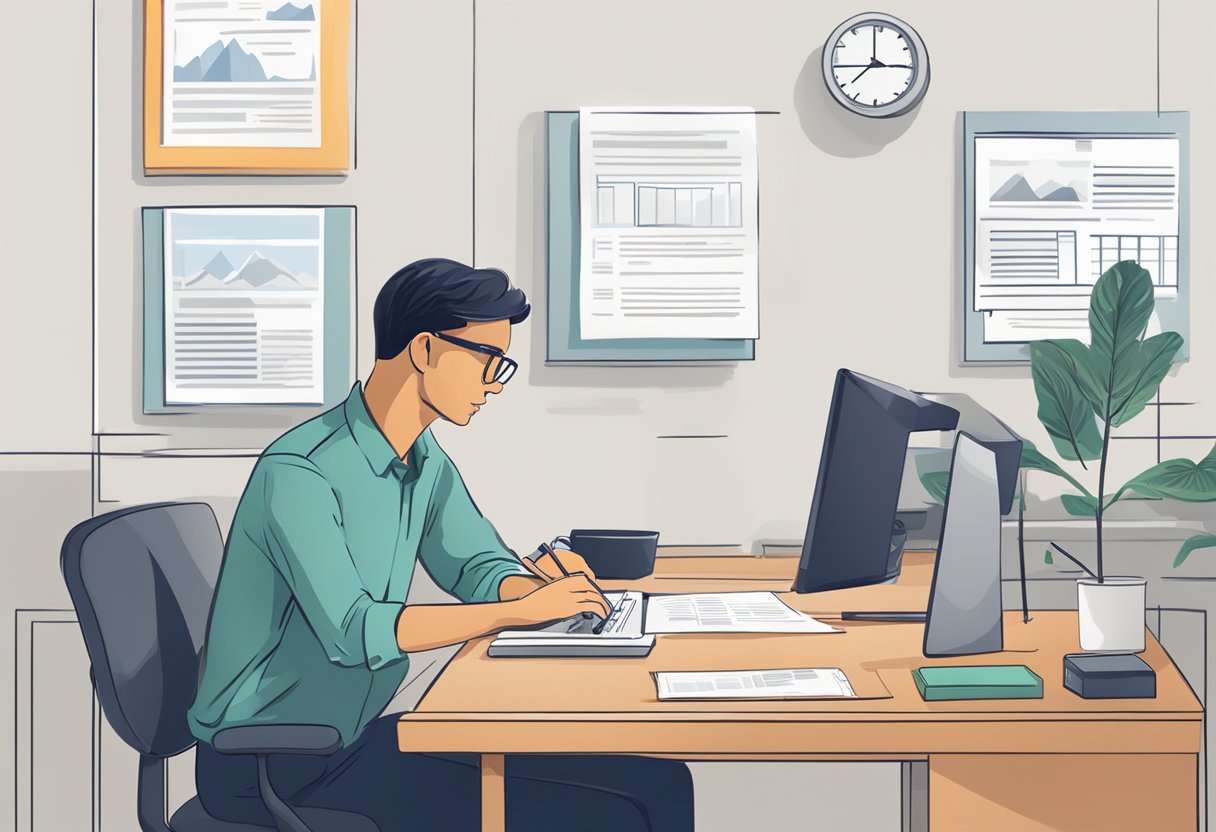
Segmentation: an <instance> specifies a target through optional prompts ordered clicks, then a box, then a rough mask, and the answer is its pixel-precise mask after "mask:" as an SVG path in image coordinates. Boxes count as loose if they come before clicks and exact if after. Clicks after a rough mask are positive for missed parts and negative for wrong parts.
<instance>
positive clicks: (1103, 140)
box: [962, 112, 1190, 364]
mask: <svg viewBox="0 0 1216 832" xmlns="http://www.w3.org/2000/svg"><path fill="white" fill-rule="evenodd" d="M1188 127H1189V118H1188V114H1187V113H1185V112H1161V113H1157V112H1107V113H1103V112H1076V113H1069V112H1010V113H975V112H968V113H964V114H963V205H964V212H963V213H964V221H963V222H964V229H963V240H964V244H963V245H964V248H963V264H964V274H963V280H964V283H963V292H962V297H963V338H962V342H963V355H962V362H963V363H964V364H971V363H990V364H991V363H997V364H1017V363H1027V362H1029V361H1030V347H1029V343H1030V342H1031V341H1035V340H1039V339H1042V338H1076V339H1079V340H1082V341H1088V339H1089V322H1088V314H1089V296H1090V293H1091V292H1092V291H1093V287H1094V284H1095V283H1096V282H1097V280H1098V278H1099V277H1100V276H1101V275H1102V274H1103V272H1105V271H1106V270H1107V269H1109V268H1110V267H1111V266H1113V265H1114V264H1115V263H1118V262H1119V261H1121V260H1135V261H1137V262H1138V263H1139V264H1140V265H1141V266H1142V267H1144V268H1145V269H1146V270H1148V272H1149V274H1151V275H1152V277H1153V283H1154V284H1155V286H1154V293H1155V295H1156V304H1155V308H1154V312H1153V320H1152V321H1151V322H1150V323H1149V334H1152V333H1153V332H1154V331H1157V332H1161V331H1166V330H1172V331H1174V332H1178V333H1180V334H1181V335H1182V337H1183V338H1184V339H1187V341H1188V342H1189V335H1190V320H1189V310H1190V304H1189V298H1190V275H1189V265H1190V264H1189V258H1188V247H1189V241H1188V231H1187V228H1188V222H1189V219H1190V182H1189V178H1190V176H1189V164H1190V163H1189V146H1188V143H1189V129H1188ZM1186 358H1187V350H1186V347H1185V345H1184V347H1183V349H1182V350H1181V351H1180V352H1179V354H1178V357H1177V359H1176V360H1178V361H1184V360H1186Z"/></svg>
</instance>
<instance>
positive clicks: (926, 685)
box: [912, 664, 1043, 702]
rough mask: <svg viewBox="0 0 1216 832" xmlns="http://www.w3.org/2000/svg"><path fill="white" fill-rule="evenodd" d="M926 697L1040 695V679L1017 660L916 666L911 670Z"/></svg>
mask: <svg viewBox="0 0 1216 832" xmlns="http://www.w3.org/2000/svg"><path fill="white" fill-rule="evenodd" d="M912 678H913V679H915V680H916V687H917V688H918V689H919V690H920V695H921V696H922V697H924V699H925V700H926V701H929V702H938V701H941V700H946V699H1042V698H1043V680H1042V679H1041V678H1040V677H1039V676H1038V675H1037V674H1035V673H1034V672H1033V671H1031V670H1030V668H1028V667H1026V666H1025V665H1020V664H995V665H975V666H970V667H918V668H917V669H916V670H913V671H912Z"/></svg>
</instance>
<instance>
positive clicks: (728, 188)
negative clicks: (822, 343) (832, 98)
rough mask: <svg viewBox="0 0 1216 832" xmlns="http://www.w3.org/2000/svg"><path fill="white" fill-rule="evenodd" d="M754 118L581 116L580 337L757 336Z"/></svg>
mask: <svg viewBox="0 0 1216 832" xmlns="http://www.w3.org/2000/svg"><path fill="white" fill-rule="evenodd" d="M758 192H759V185H758V179H757V163H756V115H755V111H753V110H750V109H743V108H722V109H715V110H712V111H707V110H695V111H694V110H688V109H685V110H663V111H656V110H654V109H651V108H646V109H644V110H643V109H640V108H632V109H625V108H583V109H581V110H580V111H579V213H580V229H581V235H582V236H581V240H580V268H579V323H580V326H581V335H582V337H583V338H585V339H615V338H758V337H759V335H760V325H759V313H758V309H757V306H758V297H759V291H758V276H757V249H758V227H759V210H758V205H759V203H758Z"/></svg>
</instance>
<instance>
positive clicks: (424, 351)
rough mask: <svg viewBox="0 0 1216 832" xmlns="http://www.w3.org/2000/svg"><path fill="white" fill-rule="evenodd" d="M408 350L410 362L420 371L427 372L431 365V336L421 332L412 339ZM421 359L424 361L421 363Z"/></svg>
mask: <svg viewBox="0 0 1216 832" xmlns="http://www.w3.org/2000/svg"><path fill="white" fill-rule="evenodd" d="M406 350H407V351H408V352H409V354H410V363H411V364H413V365H414V370H415V371H417V372H418V373H425V372H426V371H427V370H428V369H429V368H430V366H431V336H430V335H427V334H426V333H425V332H420V333H418V334H417V335H415V336H414V337H413V338H411V339H410V343H409V346H408V347H407V348H406ZM419 359H421V360H422V363H421V364H419V363H418V362H419Z"/></svg>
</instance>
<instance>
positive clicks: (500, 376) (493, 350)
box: [431, 332, 519, 384]
mask: <svg viewBox="0 0 1216 832" xmlns="http://www.w3.org/2000/svg"><path fill="white" fill-rule="evenodd" d="M431 334H432V335H434V336H435V337H436V338H438V339H439V340H440V341H447V342H448V343H449V344H455V345H456V346H458V347H464V348H465V349H466V350H472V351H473V352H479V353H481V354H482V355H488V356H490V360H489V361H487V362H486V366H485V369H484V370H482V371H481V380H482V382H483V383H484V384H506V383H507V382H508V381H510V380H511V376H513V375H515V370H516V369H517V368H518V367H519V364H517V363H516V362H514V361H512V360H511V359H510V358H507V356H506V353H504V352H503V351H502V350H500V349H499V348H498V347H492V346H490V345H489V344H479V343H477V342H476V341H466V340H465V339H463V338H457V337H456V336H454V335H444V334H443V333H442V332H432V333H431Z"/></svg>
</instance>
